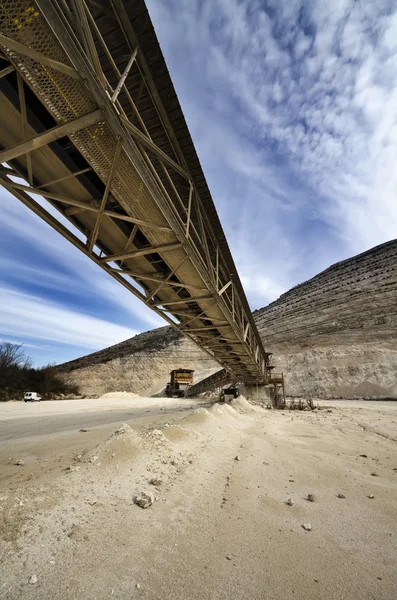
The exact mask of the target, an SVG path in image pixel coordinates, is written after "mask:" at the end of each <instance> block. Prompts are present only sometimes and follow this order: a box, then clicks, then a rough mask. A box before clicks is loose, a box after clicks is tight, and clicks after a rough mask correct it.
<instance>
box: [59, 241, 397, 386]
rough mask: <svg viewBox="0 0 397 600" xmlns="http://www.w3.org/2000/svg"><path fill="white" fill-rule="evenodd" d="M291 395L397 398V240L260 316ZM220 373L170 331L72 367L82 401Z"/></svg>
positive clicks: (338, 267) (66, 368) (64, 368)
mask: <svg viewBox="0 0 397 600" xmlns="http://www.w3.org/2000/svg"><path fill="white" fill-rule="evenodd" d="M253 316H254V319H255V322H256V324H257V326H258V329H259V332H260V335H261V337H262V339H263V342H264V346H265V348H266V349H267V350H268V351H272V352H273V353H274V357H273V358H274V364H275V365H276V366H277V369H278V370H283V371H284V373H285V375H286V380H287V391H288V393H289V394H290V395H294V396H297V395H309V394H311V395H315V396H321V397H324V396H328V395H331V396H370V397H374V396H396V397H397V240H394V241H391V242H387V243H385V244H382V245H381V246H377V247H375V248H373V249H371V250H369V251H367V252H364V253H362V254H359V255H357V256H354V257H353V258H350V259H348V260H345V261H343V262H340V263H337V264H335V265H332V266H331V267H329V268H328V269H326V270H325V271H323V272H322V273H320V274H318V275H316V276H315V277H313V278H312V279H310V280H309V281H307V282H305V283H302V284H300V285H298V286H296V287H294V288H292V289H291V290H290V291H288V292H286V293H285V294H283V295H282V296H281V297H280V298H279V299H278V300H276V301H275V302H273V303H271V304H269V305H268V306H266V307H265V308H262V309H260V310H257V311H255V312H254V313H253ZM178 366H184V367H186V368H194V369H196V378H199V377H200V376H205V375H206V374H207V373H208V374H209V373H211V372H213V371H214V370H216V368H217V363H215V362H214V361H212V360H211V359H210V358H209V357H208V356H207V355H206V354H205V353H204V352H203V351H201V350H200V349H199V348H197V347H196V346H195V345H194V344H193V343H192V342H190V341H189V340H187V339H185V338H182V337H181V336H180V334H179V333H178V332H177V331H175V330H173V329H172V328H170V327H161V328H159V329H156V330H154V331H151V332H147V333H143V334H140V335H137V336H135V337H134V338H131V339H130V340H126V341H125V342H122V343H121V344H117V345H115V346H111V347H110V348H107V349H105V350H101V351H99V352H95V353H93V354H89V355H87V356H84V357H82V358H79V359H76V360H74V361H71V362H68V363H65V364H64V365H61V366H60V367H59V370H60V371H61V372H63V373H65V375H66V376H67V378H68V379H69V380H70V381H72V382H73V383H77V384H78V385H79V386H80V388H81V391H82V393H84V394H86V395H99V394H102V393H105V392H108V391H112V390H115V389H117V390H131V391H135V392H138V393H143V392H145V393H156V392H157V391H160V389H161V388H162V387H163V386H164V385H165V383H166V381H167V378H168V373H169V371H170V370H171V369H172V368H176V367H178Z"/></svg>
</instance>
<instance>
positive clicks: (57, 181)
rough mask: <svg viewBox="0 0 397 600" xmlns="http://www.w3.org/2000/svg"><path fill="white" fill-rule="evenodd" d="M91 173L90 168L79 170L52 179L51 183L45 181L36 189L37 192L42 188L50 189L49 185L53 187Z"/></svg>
mask: <svg viewBox="0 0 397 600" xmlns="http://www.w3.org/2000/svg"><path fill="white" fill-rule="evenodd" d="M89 171H92V167H86V168H85V169H80V171H76V172H75V173H70V174H69V175H65V176H64V177H58V179H53V180H52V181H47V183H42V184H41V185H38V186H37V187H36V189H37V190H41V189H42V188H46V187H50V186H51V185H55V184H56V183H62V181H67V180H68V179H73V178H75V177H78V176H79V175H83V174H84V173H88V172H89Z"/></svg>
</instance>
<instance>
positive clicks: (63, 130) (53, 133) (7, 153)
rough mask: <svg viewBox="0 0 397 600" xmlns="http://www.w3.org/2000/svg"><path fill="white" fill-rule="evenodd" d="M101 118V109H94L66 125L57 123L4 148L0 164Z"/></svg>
mask: <svg viewBox="0 0 397 600" xmlns="http://www.w3.org/2000/svg"><path fill="white" fill-rule="evenodd" d="M100 118H101V111H100V110H94V111H93V112H91V113H88V114H87V115H83V116H82V117H77V119H73V120H72V121H69V123H65V124H64V125H57V126H56V127H53V128H52V129H49V130H48V131H45V132H44V133H40V134H39V135H35V136H34V137H32V138H29V139H28V140H25V141H24V142H21V143H20V144H16V145H15V146H13V147H12V148H8V149H7V150H3V151H2V152H0V164H2V163H5V162H9V161H10V160H13V159H14V158H18V157H19V156H23V155H24V154H26V153H27V152H32V151H33V150H37V149H38V148H42V146H48V144H51V142H55V140H59V139H60V138H63V137H65V136H67V135H70V134H71V133H75V132H76V131H79V130H80V129H85V128H86V127H89V126H90V125H94V123H98V121H99V120H100Z"/></svg>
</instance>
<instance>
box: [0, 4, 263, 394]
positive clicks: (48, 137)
mask: <svg viewBox="0 0 397 600" xmlns="http://www.w3.org/2000/svg"><path fill="white" fill-rule="evenodd" d="M0 21H1V25H0V31H1V34H0V50H1V56H0V94H1V106H2V110H1V114H0V125H1V133H0V144H1V151H0V156H1V160H0V164H1V165H2V166H1V167H0V168H1V174H0V175H1V183H2V185H3V186H4V187H5V188H6V189H7V190H9V191H10V192H11V193H12V194H14V196H16V197H17V198H18V199H19V200H20V201H21V202H22V203H23V204H25V205H26V206H27V207H29V208H30V209H31V210H32V211H34V212H35V213H36V214H37V215H38V216H40V217H41V218H42V219H44V220H45V221H46V222H47V223H48V224H49V225H50V226H51V227H53V228H54V229H55V230H56V231H58V232H59V233H60V234H61V235H62V236H63V237H65V238H66V239H67V240H69V241H70V242H71V243H72V244H73V245H74V246H76V247H77V248H78V249H79V250H81V251H82V252H83V253H84V254H86V255H87V256H88V257H89V258H91V259H92V260H93V261H94V262H95V263H96V264H97V265H98V266H99V267H101V268H102V269H103V270H104V271H106V272H107V273H108V274H109V275H110V276H111V277H113V278H114V279H115V280H117V281H118V282H119V283H120V284H121V285H123V286H124V287H125V288H127V289H128V290H129V291H130V292H131V293H133V294H134V295H135V296H137V297H138V298H139V299H140V300H142V302H144V303H145V304H146V305H147V306H149V307H150V308H151V309H153V310H154V311H155V312H156V313H158V314H160V315H161V316H162V317H164V319H165V320H166V321H168V323H170V324H171V325H173V326H174V327H176V328H177V329H178V330H179V331H181V332H182V333H183V334H184V335H186V336H188V337H189V338H191V339H192V340H193V341H195V342H196V343H197V344H198V345H199V346H200V347H201V348H202V349H204V350H205V351H206V352H207V353H208V354H210V355H211V357H213V358H214V359H215V360H217V361H218V362H219V363H220V365H222V367H223V368H224V369H226V371H227V373H229V374H230V377H231V379H233V380H235V381H240V382H244V383H246V384H268V383H269V382H271V379H272V378H271V370H270V366H269V354H268V353H266V352H265V350H264V348H263V345H262V341H261V339H260V337H259V333H258V331H257V328H256V326H255V323H254V321H253V318H252V316H251V311H250V308H249V305H248V302H247V299H246V296H245V293H244V290H243V287H242V285H241V282H240V279H239V276H238V273H237V269H236V266H235V264H234V262H233V258H232V255H231V252H230V249H229V246H228V244H227V241H226V238H225V234H224V232H223V229H222V226H221V223H220V221H219V218H218V215H217V212H216V209H215V206H214V203H213V200H212V198H211V194H210V191H209V189H208V186H207V183H206V180H205V177H204V174H203V172H202V169H201V166H200V163H199V160H198V157H197V154H196V151H195V148H194V145H193V142H192V139H191V137H190V134H189V131H188V128H187V126H186V123H185V119H184V117H183V113H182V110H181V107H180V105H179V102H178V99H177V96H176V93H175V90H174V88H173V85H172V82H171V79H170V76H169V74H168V71H167V67H166V64H165V61H164V58H163V56H162V53H161V50H160V47H159V44H158V41H157V38H156V35H155V32H154V29H153V26H152V23H151V21H150V18H149V15H148V12H147V9H146V6H145V3H144V1H143V0H100V2H99V1H98V0H36V2H26V1H25V0H23V1H22V0H3V1H2V3H1V8H0Z"/></svg>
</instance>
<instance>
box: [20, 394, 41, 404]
mask: <svg viewBox="0 0 397 600" xmlns="http://www.w3.org/2000/svg"><path fill="white" fill-rule="evenodd" d="M23 399H24V400H25V402H40V400H41V396H39V394H38V393H37V392H26V393H25V395H24V397H23Z"/></svg>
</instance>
